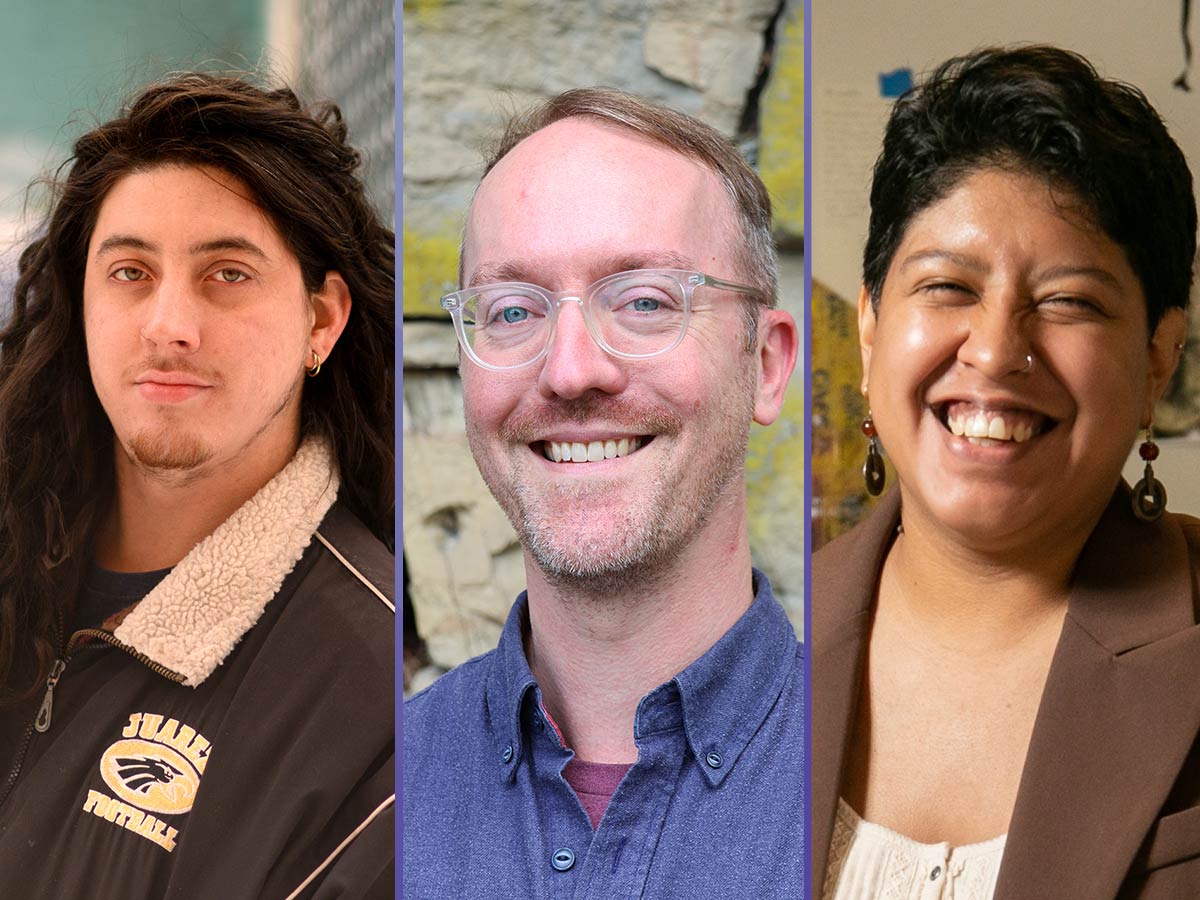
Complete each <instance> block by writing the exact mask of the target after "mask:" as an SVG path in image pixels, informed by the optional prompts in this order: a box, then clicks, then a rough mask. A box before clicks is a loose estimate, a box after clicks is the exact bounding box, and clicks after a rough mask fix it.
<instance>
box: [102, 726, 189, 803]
mask: <svg viewBox="0 0 1200 900" xmlns="http://www.w3.org/2000/svg"><path fill="white" fill-rule="evenodd" d="M100 774H101V775H102V776H103V777H104V783H105V784H107V785H108V786H109V788H110V789H112V791H113V793H115V794H116V795H117V796H118V797H120V798H121V799H122V800H124V801H125V802H126V803H132V804H133V805H134V806H137V807H140V808H141V809H144V810H147V811H149V812H153V813H163V814H164V815H169V816H177V815H180V814H181V813H185V812H187V811H188V810H190V809H191V808H192V798H193V797H195V796H196V788H198V787H200V773H199V772H197V771H196V769H195V767H194V766H193V765H192V764H191V763H190V762H188V761H187V760H186V759H184V758H183V755H182V754H181V753H178V752H176V751H175V750H172V749H171V748H170V747H167V746H164V745H163V744H155V743H153V742H151V741H141V740H132V741H117V742H116V743H115V744H113V745H112V746H111V747H109V748H108V749H107V750H106V751H105V752H104V756H103V757H102V758H101V760H100Z"/></svg>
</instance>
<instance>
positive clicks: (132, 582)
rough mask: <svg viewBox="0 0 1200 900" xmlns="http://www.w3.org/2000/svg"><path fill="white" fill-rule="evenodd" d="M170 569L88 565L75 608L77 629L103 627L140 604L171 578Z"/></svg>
mask: <svg viewBox="0 0 1200 900" xmlns="http://www.w3.org/2000/svg"><path fill="white" fill-rule="evenodd" d="M170 572H171V570H170V569H157V570H155V571H153V572H114V571H112V570H111V569H102V568H100V567H99V566H98V565H96V564H95V563H91V564H89V565H88V571H87V575H86V576H84V580H83V590H82V591H81V592H80V594H79V604H78V605H77V606H76V608H75V628H74V630H76V631H78V630H79V629H81V628H99V627H100V626H101V625H102V624H103V623H104V621H105V620H106V619H107V618H108V617H109V616H111V615H113V614H114V613H118V612H120V611H121V610H123V609H125V608H126V607H128V606H132V605H133V604H135V603H137V602H138V601H139V600H141V599H142V598H143V597H145V596H146V595H147V594H148V593H150V592H151V591H152V590H154V588H155V586H156V585H157V584H158V583H159V582H160V581H162V580H163V579H164V578H166V577H167V575H169V574H170Z"/></svg>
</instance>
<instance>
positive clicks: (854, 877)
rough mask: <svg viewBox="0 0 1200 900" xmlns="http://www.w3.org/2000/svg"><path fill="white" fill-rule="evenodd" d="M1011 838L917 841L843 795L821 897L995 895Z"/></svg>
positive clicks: (984, 898) (971, 899)
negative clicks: (869, 816) (954, 843)
mask: <svg viewBox="0 0 1200 900" xmlns="http://www.w3.org/2000/svg"><path fill="white" fill-rule="evenodd" d="M1006 838H1007V835H1003V834H1002V835H1000V836H999V837H994V838H992V839H991V840H990V841H983V842H982V843H979V844H967V845H965V846H962V847H951V846H950V845H949V844H946V843H941V844H918V843H917V842H916V841H914V840H910V839H909V838H906V837H905V836H904V835H902V834H897V833H896V832H894V831H889V830H888V829H886V828H884V827H882V826H881V825H876V824H874V823H873V822H864V821H863V820H862V819H860V818H859V817H858V814H857V813H855V812H854V810H852V809H851V808H850V806H849V805H848V804H847V803H846V801H844V800H838V813H837V821H836V822H835V823H834V826H833V840H832V842H831V843H830V845H829V869H828V870H827V871H826V873H825V889H824V891H823V892H822V900H991V897H992V894H993V893H994V892H995V890H996V876H997V875H998V874H999V872H1000V857H1001V856H1002V855H1003V854H1004V841H1005V839H1006Z"/></svg>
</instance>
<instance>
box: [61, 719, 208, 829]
mask: <svg viewBox="0 0 1200 900" xmlns="http://www.w3.org/2000/svg"><path fill="white" fill-rule="evenodd" d="M121 737H122V740H118V741H116V742H115V743H113V744H111V745H110V746H109V748H108V749H107V750H105V751H104V755H103V756H101V758H100V775H101V777H102V778H103V779H104V783H105V784H106V785H107V786H108V788H109V790H111V791H112V792H113V793H114V794H116V797H110V796H108V795H107V794H104V793H102V792H101V791H96V790H89V791H88V795H87V799H86V800H85V801H84V804H83V811H84V812H90V813H92V814H93V815H95V816H97V817H99V818H102V819H105V820H106V821H108V822H112V823H113V824H115V825H120V826H121V827H123V828H127V829H128V830H130V831H132V832H134V833H135V834H140V835H141V836H142V837H144V838H146V839H147V840H150V841H153V842H154V843H156V844H158V845H159V846H160V847H162V848H163V849H165V850H166V851H167V852H168V853H169V852H170V851H172V850H174V849H175V837H176V835H178V833H179V830H178V829H177V828H172V827H170V826H169V825H167V824H166V823H165V822H163V821H162V820H161V819H159V818H158V816H163V815H166V816H178V815H183V814H184V813H186V812H187V811H188V810H190V809H191V808H192V801H193V799H194V798H195V796H196V791H197V790H198V789H199V787H200V776H201V775H203V774H204V768H205V766H206V765H207V764H208V753H209V750H210V749H211V745H210V744H209V742H208V740H207V739H206V738H205V737H204V736H203V735H201V734H197V733H196V730H195V729H194V728H190V727H189V726H187V725H183V724H181V723H180V722H179V720H178V719H164V718H163V717H162V716H161V715H157V714H155V713H133V714H132V715H131V716H130V717H129V724H128V725H126V726H125V728H124V729H122V731H121ZM155 813H157V815H153V814H155Z"/></svg>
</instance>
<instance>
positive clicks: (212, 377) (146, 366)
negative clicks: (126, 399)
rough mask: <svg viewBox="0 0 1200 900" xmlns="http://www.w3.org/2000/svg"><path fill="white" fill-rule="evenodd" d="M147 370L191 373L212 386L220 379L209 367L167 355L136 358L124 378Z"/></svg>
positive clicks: (138, 375)
mask: <svg viewBox="0 0 1200 900" xmlns="http://www.w3.org/2000/svg"><path fill="white" fill-rule="evenodd" d="M147 372H180V373H182V374H184V375H191V376H193V377H195V378H198V379H200V380H201V381H204V382H206V383H207V384H211V385H213V386H214V387H215V386H217V385H218V384H220V383H221V381H222V379H221V377H220V375H218V374H217V373H216V372H215V371H213V370H211V369H208V368H205V367H203V366H197V365H195V364H194V363H192V362H190V361H188V360H186V359H181V358H179V357H168V356H148V357H146V358H145V359H141V360H138V361H137V362H136V363H134V364H133V365H131V366H129V367H128V368H127V369H126V370H125V373H124V374H125V376H126V378H128V379H129V380H130V381H132V380H133V379H135V378H138V377H140V376H141V375H144V374H146V373H147Z"/></svg>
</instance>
